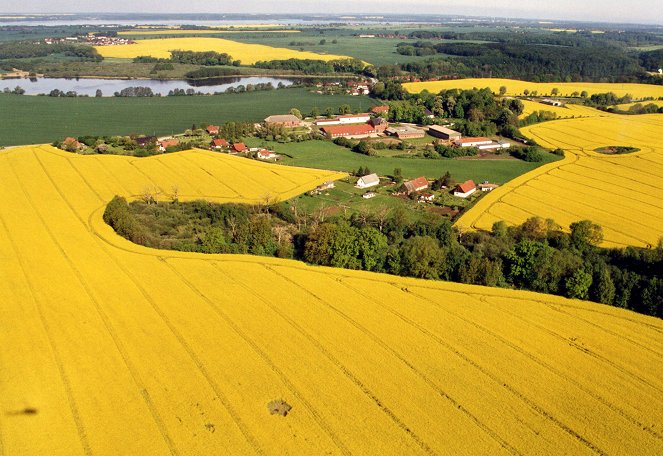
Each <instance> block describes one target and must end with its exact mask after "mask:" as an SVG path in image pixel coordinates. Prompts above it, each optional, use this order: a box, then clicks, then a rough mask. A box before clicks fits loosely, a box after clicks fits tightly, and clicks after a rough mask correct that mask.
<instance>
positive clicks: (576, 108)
mask: <svg viewBox="0 0 663 456" xmlns="http://www.w3.org/2000/svg"><path fill="white" fill-rule="evenodd" d="M521 101H522V102H523V105H524V107H525V109H524V110H523V113H522V114H521V115H520V116H519V117H520V118H523V117H527V116H528V115H530V114H532V113H533V112H536V111H548V112H552V113H554V114H555V115H556V116H557V117H558V118H560V119H564V118H567V117H588V116H602V115H605V113H604V112H603V111H599V110H598V109H594V108H590V107H589V106H583V105H579V104H571V103H568V104H566V105H564V106H551V105H547V104H545V103H539V102H537V101H530V100H521Z"/></svg>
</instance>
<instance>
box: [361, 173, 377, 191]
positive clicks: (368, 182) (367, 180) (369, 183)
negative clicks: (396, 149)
mask: <svg viewBox="0 0 663 456" xmlns="http://www.w3.org/2000/svg"><path fill="white" fill-rule="evenodd" d="M378 184H380V178H379V177H378V175H377V174H375V173H373V174H368V175H367V176H362V177H360V178H359V180H358V181H357V185H356V187H357V188H368V187H374V186H376V185H378Z"/></svg>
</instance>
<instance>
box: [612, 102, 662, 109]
mask: <svg viewBox="0 0 663 456" xmlns="http://www.w3.org/2000/svg"><path fill="white" fill-rule="evenodd" d="M636 104H639V105H642V106H647V105H648V104H655V105H656V106H658V107H659V108H663V100H648V101H640V102H635V103H624V104H619V105H615V108H617V109H620V110H622V111H628V110H629V108H630V107H632V106H633V105H636Z"/></svg>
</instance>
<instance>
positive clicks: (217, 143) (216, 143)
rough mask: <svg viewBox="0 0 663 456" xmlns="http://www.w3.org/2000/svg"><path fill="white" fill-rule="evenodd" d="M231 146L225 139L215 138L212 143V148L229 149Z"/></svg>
mask: <svg viewBox="0 0 663 456" xmlns="http://www.w3.org/2000/svg"><path fill="white" fill-rule="evenodd" d="M229 147H230V144H228V141H226V140H225V139H213V140H212V142H211V143H210V148H211V149H214V150H219V149H227V148H229Z"/></svg>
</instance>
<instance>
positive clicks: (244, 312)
mask: <svg viewBox="0 0 663 456" xmlns="http://www.w3.org/2000/svg"><path fill="white" fill-rule="evenodd" d="M550 125H552V124H550ZM643 128H644V127H643ZM659 131H660V130H659ZM542 133H543V132H542ZM589 156H590V154H589V153H587V156H585V155H582V156H580V154H578V158H577V159H576V161H579V160H580V159H581V158H589ZM617 158H621V157H617ZM617 158H615V159H614V160H617ZM637 160H640V158H638V159H637ZM637 160H636V161H637ZM642 160H643V161H644V160H645V159H642ZM646 160H649V158H646ZM605 167H606V168H607V170H606V171H602V172H608V173H609V172H610V169H611V168H618V166H617V165H615V164H614V163H613V161H611V159H609V161H607V162H605ZM341 176H342V175H341V174H338V173H332V172H325V171H319V170H303V169H298V168H290V167H279V166H277V165H268V164H261V163H257V162H253V161H250V160H246V159H240V158H235V157H229V156H226V155H222V154H214V153H211V152H204V151H188V152H182V153H174V154H167V155H161V156H157V157H149V158H140V159H137V158H130V157H122V156H81V155H75V154H69V153H64V152H61V151H58V150H56V149H53V148H52V147H50V146H40V147H30V146H28V147H21V148H16V149H10V150H7V151H4V152H0V277H1V278H2V281H1V282H0V302H1V303H2V305H1V306H0V309H1V316H2V318H1V321H2V325H1V330H0V346H2V350H0V366H2V370H1V372H2V376H1V381H0V407H1V411H2V413H0V453H1V454H3V455H21V456H23V455H45V454H48V455H67V456H70V455H79V454H81V455H118V454H122V455H162V454H163V455H168V454H170V455H173V454H174V455H203V454H241V455H244V454H274V455H281V454H385V455H387V454H393V455H403V454H429V455H430V454H526V453H527V454H531V453H543V454H546V453H547V454H551V453H556V454H591V453H599V454H645V453H649V454H661V453H663V428H661V423H662V422H663V395H661V391H662V390H663V375H662V374H663V372H662V371H661V363H660V360H661V356H662V355H663V337H662V336H661V335H662V334H663V323H661V321H660V320H657V319H654V318H651V317H646V316H643V315H638V314H634V313H632V312H628V311H625V310H623V309H617V308H611V307H606V306H600V305H596V304H591V303H586V302H581V301H572V300H566V299H564V298H561V297H554V296H547V295H538V294H534V293H528V292H517V291H511V290H500V289H489V288H483V287H476V286H469V285H460V284H451V283H443V282H427V281H422V280H414V279H407V278H401V277H393V276H386V275H379V274H371V273H365V272H359V271H346V270H340V269H331V268H321V267H309V266H306V265H304V264H302V263H298V262H295V261H288V260H279V259H273V258H261V257H251V256H242V255H236V256H233V255H204V254H195V253H186V252H174V251H158V250H153V249H149V248H146V247H142V246H138V245H134V244H132V243H130V242H129V241H127V240H125V239H123V238H120V237H119V236H117V235H116V234H115V233H114V232H113V230H112V229H111V228H110V227H108V226H107V225H105V224H104V223H103V220H102V213H103V210H104V208H105V205H106V204H107V203H108V201H109V200H110V199H111V198H112V197H113V196H114V195H116V194H121V195H124V196H138V195H140V194H141V193H142V192H143V191H144V189H145V188H151V189H153V190H152V191H158V192H159V194H160V195H161V196H162V197H168V196H169V192H171V191H172V190H171V189H172V188H173V187H177V188H178V194H179V197H180V199H193V198H206V199H210V200H214V201H247V202H256V201H261V200H262V199H263V198H264V197H265V194H270V195H272V196H273V197H278V198H287V197H290V196H292V195H294V194H296V193H300V192H303V191H304V190H307V189H310V188H312V187H313V186H315V185H316V184H318V183H320V182H322V181H324V180H328V179H336V178H339V177H341ZM648 177H649V178H652V179H653V176H651V175H649V176H648ZM155 189H156V190H155ZM281 399H282V400H285V401H286V402H287V403H288V404H289V405H291V406H292V409H291V411H290V413H289V414H288V415H287V416H285V417H283V416H276V415H271V414H270V413H269V410H268V407H267V404H268V403H270V402H271V401H274V400H281Z"/></svg>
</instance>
